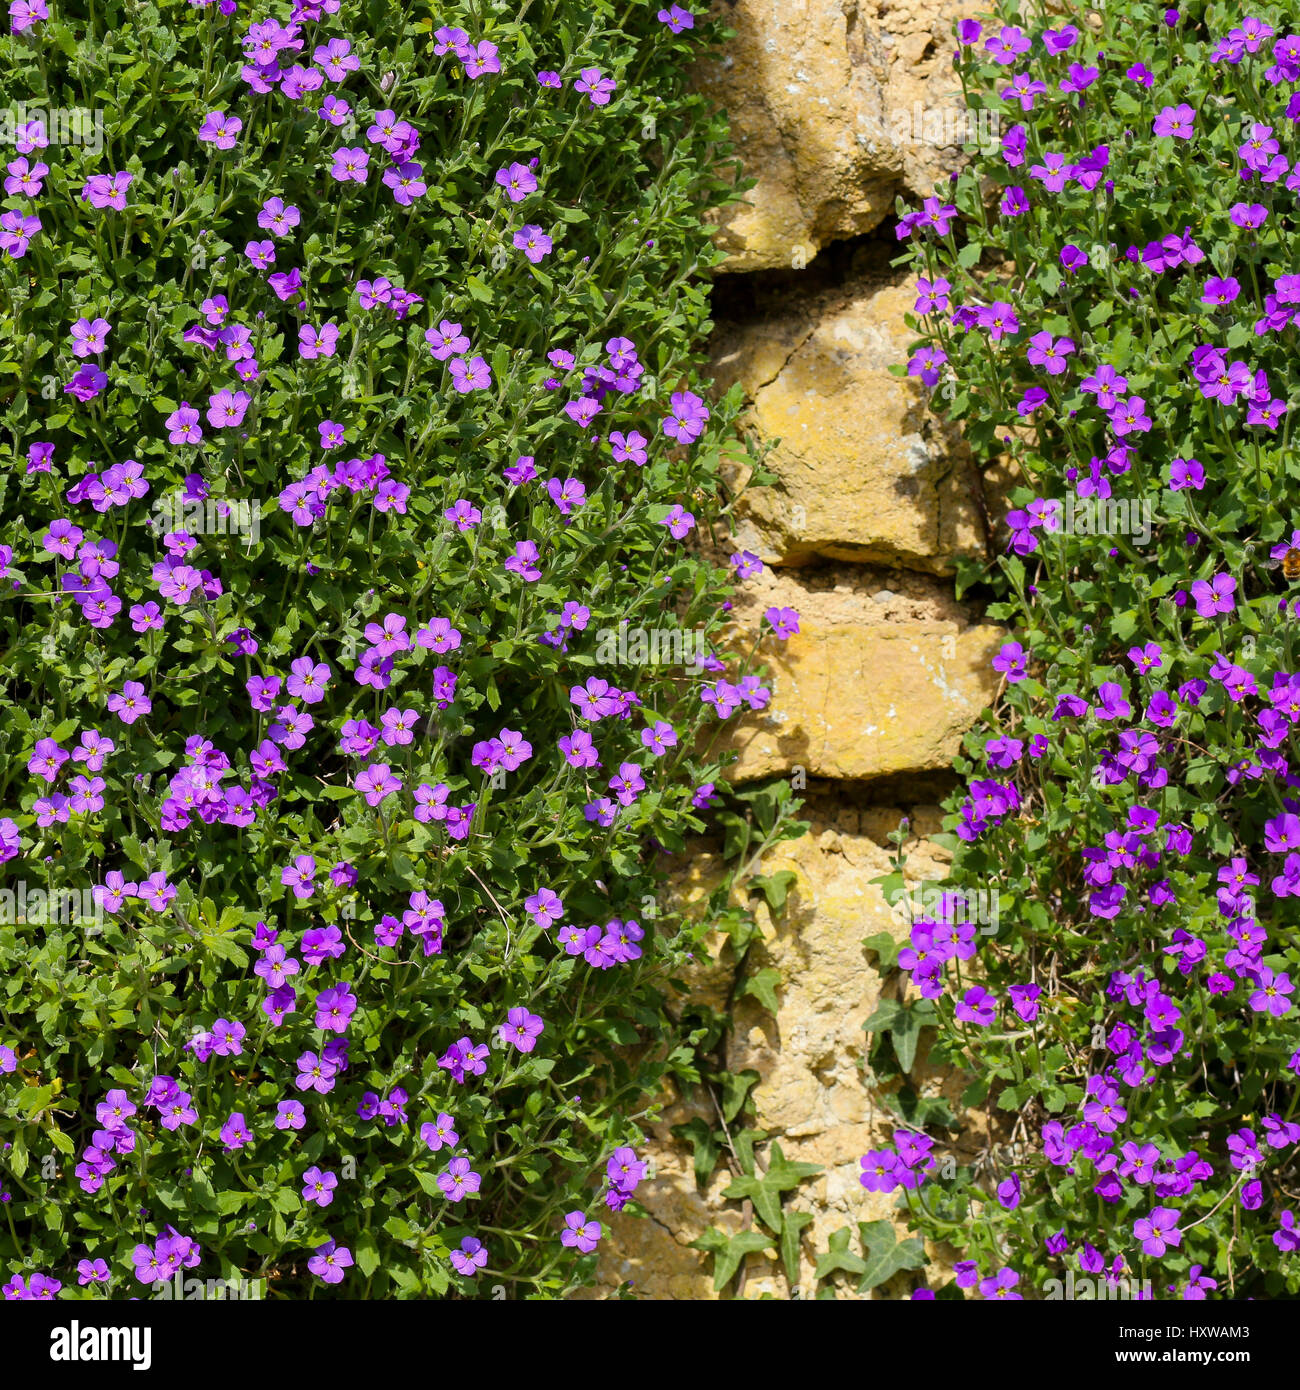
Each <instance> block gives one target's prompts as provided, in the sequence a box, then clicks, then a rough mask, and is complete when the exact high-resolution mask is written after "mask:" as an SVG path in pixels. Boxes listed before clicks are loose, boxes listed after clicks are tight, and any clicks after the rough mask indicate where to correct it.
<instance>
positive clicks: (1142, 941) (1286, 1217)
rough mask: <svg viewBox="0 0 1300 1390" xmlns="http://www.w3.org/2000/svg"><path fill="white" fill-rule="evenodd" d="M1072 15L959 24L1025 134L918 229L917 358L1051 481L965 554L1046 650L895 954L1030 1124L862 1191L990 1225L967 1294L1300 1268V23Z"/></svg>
mask: <svg viewBox="0 0 1300 1390" xmlns="http://www.w3.org/2000/svg"><path fill="white" fill-rule="evenodd" d="M1069 8H1070V11H1071V12H1070V13H1068V14H1064V13H1057V12H1055V11H1054V12H1053V13H1052V14H1051V15H1044V14H1043V13H1041V12H1040V11H1039V9H1038V8H1037V7H1033V8H1032V9H1031V8H1028V7H1017V6H1016V5H1015V4H1007V5H1002V6H1000V7H999V11H998V14H997V16H996V17H995V18H992V19H987V18H986V19H985V20H984V21H983V23H982V24H981V23H980V22H976V21H966V22H963V23H962V24H961V25H960V26H959V27H958V56H957V70H958V72H959V74H960V76H961V81H962V83H963V87H964V89H965V91H966V93H967V97H968V100H969V103H970V105H971V107H972V108H973V109H975V110H979V109H987V108H992V109H996V110H998V111H1000V112H1002V113H1003V115H1002V129H1001V135H1000V140H999V142H998V143H997V144H996V145H995V147H994V148H992V149H981V150H974V149H971V150H969V152H970V153H971V155H972V159H971V160H970V162H969V163H968V165H967V167H966V168H965V169H964V171H963V172H962V173H961V175H960V177H957V176H954V182H953V184H952V187H951V190H950V191H949V192H948V193H947V196H946V197H945V196H936V197H934V198H931V199H929V200H927V201H926V202H925V203H924V205H923V206H922V207H921V208H920V209H917V210H912V211H908V212H907V213H906V214H905V215H904V216H903V218H902V220H901V223H900V228H899V234H900V236H901V237H904V238H907V239H910V243H911V248H912V262H911V263H912V264H913V266H914V267H915V269H916V270H917V271H918V272H919V275H920V276H921V279H920V286H919V292H918V297H917V303H916V315H917V318H916V320H915V323H916V326H917V328H918V330H919V331H920V333H921V334H922V335H923V336H922V339H921V341H920V342H919V343H918V344H917V351H916V353H915V355H914V357H913V358H912V361H911V362H910V363H909V364H908V371H909V372H910V373H911V374H912V375H914V376H919V377H920V378H921V380H922V381H923V382H924V383H925V384H926V385H927V386H929V387H931V388H933V390H934V393H935V395H934V405H935V407H936V408H937V409H939V410H941V411H943V412H945V413H946V414H947V415H948V416H949V417H950V418H953V419H956V420H960V421H961V422H962V425H963V428H964V430H965V431H966V434H967V437H968V438H969V439H970V440H971V442H972V444H973V445H974V447H975V448H976V449H977V451H979V452H980V454H981V455H982V457H983V458H984V459H985V460H986V461H991V460H992V459H993V458H994V457H995V456H1001V457H1002V458H1003V459H1004V461H1006V462H1007V463H1009V465H1010V466H1012V467H1013V468H1014V469H1015V470H1017V476H1018V477H1019V479H1020V482H1019V485H1018V486H1017V487H1016V489H1015V490H1014V491H1013V493H1012V494H1011V496H1010V499H1009V501H1010V504H1011V505H1010V510H1009V511H1007V512H1006V515H1005V529H1003V530H1000V531H999V534H998V540H997V545H998V549H999V551H1000V552H1001V555H1000V558H999V560H998V563H997V565H996V566H995V567H994V568H993V569H991V570H983V571H981V570H980V569H979V568H978V567H972V568H970V569H968V571H967V572H966V574H965V576H964V582H965V583H966V584H967V585H968V586H975V587H974V588H973V590H972V591H973V592H974V593H976V594H983V595H985V596H986V597H987V596H989V595H990V594H992V595H993V596H994V597H996V598H997V600H998V601H997V602H996V603H995V604H994V606H993V607H992V609H991V612H992V614H993V615H994V616H995V617H998V618H1002V619H1004V620H1005V621H1006V622H1007V623H1008V625H1009V626H1010V627H1011V629H1012V632H1011V637H1012V639H1013V640H1009V641H1008V642H1007V643H1006V645H1005V646H1004V647H1003V648H1002V650H1001V652H1000V653H999V655H998V656H997V658H996V660H995V662H994V665H995V667H996V669H997V670H998V672H1000V673H1001V675H1002V677H1003V684H1002V687H1001V690H1000V694H999V699H998V701H997V703H996V706H995V708H994V710H993V711H992V714H991V716H990V718H989V721H988V722H987V724H986V725H985V726H984V727H982V728H981V729H979V730H978V731H976V732H975V733H973V734H972V735H971V736H970V738H969V740H968V744H967V748H968V753H969V757H968V759H966V760H963V762H962V764H961V766H960V770H961V771H962V772H964V773H966V774H967V775H968V777H969V785H968V787H967V789H966V790H965V792H964V793H963V794H962V796H961V797H960V798H958V800H957V801H955V802H954V803H953V805H952V807H951V810H952V815H951V818H950V820H949V821H948V822H947V825H948V827H949V829H950V830H951V831H952V832H953V836H952V841H951V843H952V844H953V845H954V847H956V848H957V849H958V853H957V857H956V864H955V868H954V873H953V876H952V879H951V881H950V883H949V884H948V885H947V886H948V887H949V888H950V889H951V890H952V893H953V897H952V898H951V899H950V900H949V901H948V902H947V904H946V909H945V910H944V911H941V912H938V913H930V914H929V915H927V916H923V917H920V918H918V919H917V920H916V922H915V923H914V925H913V926H912V929H911V940H910V943H909V944H908V945H907V947H906V948H905V949H904V950H903V952H902V953H901V954H900V955H899V956H898V958H897V967H898V968H900V969H902V970H904V971H906V972H907V974H908V976H909V979H910V982H911V984H912V985H913V986H915V992H914V997H915V993H916V992H919V995H920V996H921V997H920V998H919V999H918V1000H917V1002H916V1008H917V1009H920V1010H924V1013H923V1014H918V1015H916V1016H915V1017H913V1018H912V1019H911V1024H912V1026H911V1027H910V1028H909V1027H908V1026H906V1024H907V1018H906V1016H907V1015H908V1014H909V1013H910V1010H901V1011H897V1014H896V1016H891V1017H890V1018H888V1019H885V1020H882V1026H881V1029H880V1031H881V1035H882V1037H883V1036H884V1035H885V1034H887V1033H888V1032H890V1031H891V1030H892V1029H897V1031H898V1033H899V1034H900V1035H902V1036H904V1037H905V1038H907V1039H909V1046H910V1047H912V1048H914V1038H915V1033H916V1028H915V1024H916V1021H917V1019H918V1018H923V1019H924V1021H925V1023H926V1025H927V1026H937V1028H938V1031H939V1039H938V1042H937V1044H936V1047H935V1048H934V1049H933V1052H932V1056H933V1057H934V1058H938V1059H940V1060H943V1059H945V1058H952V1059H957V1060H960V1061H961V1062H963V1063H964V1064H965V1065H967V1066H968V1067H969V1068H970V1069H971V1072H972V1074H973V1077H974V1079H973V1081H972V1083H971V1085H970V1087H969V1089H968V1090H967V1092H966V1095H965V1097H964V1103H965V1104H966V1105H967V1106H976V1105H981V1104H984V1103H985V1101H986V1098H987V1099H988V1100H989V1101H990V1102H996V1106H995V1114H998V1113H1000V1114H1001V1115H1002V1116H1003V1117H1004V1118H1005V1119H1006V1125H1005V1127H1004V1128H1003V1129H1002V1131H1001V1132H1000V1133H998V1134H995V1136H994V1138H995V1140H996V1141H997V1142H996V1143H995V1146H994V1149H993V1151H992V1154H991V1155H990V1159H991V1161H990V1162H989V1163H988V1164H986V1165H985V1166H983V1167H981V1168H979V1169H978V1170H972V1169H971V1168H970V1167H961V1166H958V1164H957V1163H956V1162H954V1160H953V1158H952V1157H951V1155H948V1154H947V1153H946V1143H945V1139H944V1136H943V1134H942V1132H941V1131H940V1130H939V1128H938V1126H937V1125H935V1126H931V1128H932V1129H934V1130H935V1133H934V1134H931V1135H929V1136H927V1135H924V1134H922V1133H920V1132H919V1130H918V1129H911V1130H904V1131H901V1132H900V1134H899V1136H898V1139H899V1142H898V1143H897V1144H896V1145H895V1146H893V1147H891V1148H888V1149H885V1150H882V1151H880V1152H876V1153H872V1154H868V1155H866V1156H865V1157H864V1159H863V1168H864V1173H863V1182H864V1183H865V1184H866V1185H867V1186H868V1187H869V1188H876V1189H878V1190H885V1191H891V1190H895V1189H899V1190H900V1200H902V1201H905V1202H906V1203H907V1204H908V1205H909V1206H910V1208H911V1210H912V1212H913V1215H914V1217H915V1221H916V1228H917V1229H918V1230H921V1231H923V1232H925V1233H926V1234H928V1235H930V1236H933V1237H936V1238H943V1239H945V1240H948V1241H950V1242H951V1243H952V1245H953V1246H955V1247H956V1249H957V1251H958V1253H959V1255H960V1257H961V1261H960V1263H958V1265H957V1274H956V1278H955V1281H953V1282H952V1283H949V1284H948V1285H947V1286H946V1288H945V1289H944V1290H942V1291H941V1295H940V1296H948V1297H951V1296H957V1297H960V1296H962V1294H961V1290H970V1294H971V1296H978V1297H984V1298H1017V1297H1021V1296H1023V1297H1029V1298H1044V1297H1058V1296H1062V1290H1063V1289H1064V1290H1065V1293H1064V1296H1076V1297H1085V1296H1090V1295H1092V1296H1096V1297H1107V1296H1110V1297H1116V1296H1130V1297H1155V1298H1167V1297H1176V1298H1190V1299H1201V1298H1207V1297H1208V1298H1217V1297H1228V1296H1235V1297H1238V1298H1241V1297H1268V1296H1285V1295H1286V1294H1291V1295H1294V1294H1295V1293H1296V1292H1297V1290H1300V1269H1297V1264H1296V1253H1295V1252H1296V1250H1297V1248H1300V1230H1297V1227H1296V1212H1297V1211H1300V1187H1297V1182H1298V1180H1300V1172H1298V1170H1297V1161H1296V1155H1297V1147H1296V1144H1297V1140H1300V1125H1297V1123H1296V1122H1295V1111H1296V1106H1297V1100H1298V1099H1300V1086H1298V1085H1297V1073H1300V1023H1298V1022H1297V1011H1296V1009H1295V1006H1294V1004H1293V1001H1292V994H1293V990H1294V978H1295V971H1296V967H1297V964H1298V963H1300V943H1298V941H1297V935H1296V927H1297V922H1300V912H1298V911H1297V906H1296V905H1294V904H1293V901H1292V900H1293V899H1296V898H1297V897H1298V896H1300V796H1298V795H1297V788H1300V772H1298V770H1297V767H1296V764H1294V763H1293V762H1292V758H1293V757H1294V756H1295V753H1296V729H1297V722H1298V721H1300V672H1298V671H1297V665H1296V633H1297V623H1300V600H1298V599H1297V598H1296V595H1295V592H1294V590H1293V588H1292V587H1291V586H1292V585H1293V584H1294V582H1295V580H1296V579H1297V578H1300V531H1297V530H1296V526H1297V520H1296V516H1295V512H1294V509H1293V507H1292V505H1291V502H1290V500H1289V499H1290V494H1291V493H1292V491H1293V490H1294V489H1295V487H1296V484H1297V479H1298V478H1300V464H1297V461H1296V457H1295V451H1294V448H1293V446H1292V445H1291V442H1290V439H1291V433H1292V425H1293V421H1294V419H1295V414H1296V408H1297V405H1300V395H1298V394H1297V387H1298V385H1300V378H1298V377H1297V369H1296V338H1297V325H1298V324H1300V237H1298V236H1297V218H1298V212H1297V194H1300V138H1298V132H1297V126H1298V124H1300V33H1298V32H1296V31H1295V30H1294V29H1293V28H1292V27H1290V25H1291V21H1292V19H1293V15H1289V14H1288V13H1287V12H1286V11H1285V10H1283V9H1282V8H1281V7H1277V6H1266V7H1263V8H1261V9H1259V10H1258V11H1256V12H1254V13H1253V14H1252V15H1251V16H1249V17H1247V16H1245V15H1243V14H1242V13H1241V11H1240V8H1239V7H1237V6H1235V5H1230V4H1219V3H1214V4H1208V5H1204V4H1192V5H1189V6H1186V7H1183V8H1181V9H1168V10H1166V9H1164V8H1163V7H1161V6H1158V5H1152V4H1145V3H1133V2H1132V0H1124V2H1123V3H1115V4H1107V5H1106V6H1105V7H1104V8H1101V7H1099V8H1098V9H1097V10H1096V11H1092V10H1086V9H1084V8H1082V7H1069ZM901 885H902V869H901V865H900V870H899V873H898V874H896V875H895V876H893V877H892V879H891V881H890V883H889V888H890V891H891V893H897V892H898V891H899V890H900V888H901ZM981 899H982V900H985V901H992V902H995V903H996V907H997V911H996V913H994V914H992V917H991V920H990V919H988V918H986V919H985V920H983V921H976V920H974V917H973V914H972V913H970V912H969V911H968V910H967V908H968V904H969V903H971V902H973V901H976V900H981ZM877 944H878V945H879V947H880V949H881V952H882V955H883V956H884V957H885V962H884V963H886V964H891V963H893V962H892V954H891V952H890V951H889V950H888V948H887V946H886V945H885V943H877ZM900 1019H901V1020H902V1021H900ZM910 1056H911V1053H910V1052H909V1067H910ZM902 1070H908V1068H906V1067H905V1068H902ZM1053 1281H1055V1283H1053ZM1080 1288H1083V1289H1085V1291H1084V1292H1078V1291H1077V1290H1078V1289H1080ZM1071 1289H1073V1290H1076V1291H1075V1292H1074V1293H1073V1294H1071V1292H1070V1290H1071ZM930 1296H933V1295H932V1294H931V1295H930Z"/></svg>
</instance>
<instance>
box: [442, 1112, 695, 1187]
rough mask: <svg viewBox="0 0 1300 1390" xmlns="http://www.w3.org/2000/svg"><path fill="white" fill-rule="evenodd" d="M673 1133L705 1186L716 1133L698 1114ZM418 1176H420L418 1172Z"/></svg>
mask: <svg viewBox="0 0 1300 1390" xmlns="http://www.w3.org/2000/svg"><path fill="white" fill-rule="evenodd" d="M672 1135H673V1138H674V1139H685V1140H686V1141H687V1142H688V1143H689V1144H690V1146H691V1149H692V1151H693V1156H694V1162H695V1181H696V1182H697V1183H698V1184H699V1185H700V1186H701V1187H703V1186H704V1184H705V1183H706V1182H708V1180H709V1177H710V1176H711V1175H712V1173H713V1170H714V1169H715V1168H716V1167H717V1166H718V1156H719V1154H721V1152H722V1145H721V1144H720V1143H719V1142H718V1139H717V1136H716V1134H715V1133H714V1131H713V1130H712V1129H710V1128H709V1126H708V1125H707V1124H706V1123H705V1121H704V1120H702V1119H701V1118H700V1117H699V1116H698V1115H697V1116H696V1117H695V1118H694V1119H693V1120H691V1121H689V1122H688V1123H687V1124H684V1125H674V1126H673V1129H672ZM416 1177H417V1178H418V1177H419V1174H418V1173H417V1174H416ZM421 1186H423V1184H421ZM435 1187H436V1184H435Z"/></svg>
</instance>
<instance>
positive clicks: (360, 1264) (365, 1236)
mask: <svg viewBox="0 0 1300 1390" xmlns="http://www.w3.org/2000/svg"><path fill="white" fill-rule="evenodd" d="M352 1257H353V1259H355V1260H356V1262H357V1268H358V1269H359V1270H360V1271H361V1273H362V1274H363V1275H364V1276H365V1277H366V1278H367V1279H369V1278H370V1277H371V1276H372V1275H373V1274H374V1272H375V1270H377V1269H378V1268H379V1244H378V1242H377V1241H376V1240H375V1233H374V1232H373V1231H362V1232H361V1234H360V1235H359V1236H357V1238H356V1241H355V1243H354V1244H353V1247H352Z"/></svg>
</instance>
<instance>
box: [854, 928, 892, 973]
mask: <svg viewBox="0 0 1300 1390" xmlns="http://www.w3.org/2000/svg"><path fill="white" fill-rule="evenodd" d="M862 947H863V949H864V950H866V951H870V952H872V953H873V954H874V955H875V957H876V969H877V970H879V971H880V973H881V974H882V975H884V974H887V973H888V972H889V971H891V970H893V969H894V967H895V966H896V965H897V964H898V952H899V949H900V948H899V944H898V941H897V940H896V939H895V938H894V937H893V936H891V935H890V934H889V932H887V931H881V932H877V933H876V934H875V936H867V937H863V939H862Z"/></svg>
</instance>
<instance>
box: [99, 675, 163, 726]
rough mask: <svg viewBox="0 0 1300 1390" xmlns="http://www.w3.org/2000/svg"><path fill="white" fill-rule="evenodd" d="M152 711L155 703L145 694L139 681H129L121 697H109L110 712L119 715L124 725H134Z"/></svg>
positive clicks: (117, 695)
mask: <svg viewBox="0 0 1300 1390" xmlns="http://www.w3.org/2000/svg"><path fill="white" fill-rule="evenodd" d="M152 709H153V701H152V700H150V699H149V697H148V696H147V695H146V694H145V693H144V686H143V685H141V684H140V682H139V681H127V682H126V684H125V685H123V687H122V693H121V694H120V695H119V694H113V695H110V696H109V697H108V712H109V713H110V714H115V715H117V717H118V718H119V719H120V720H121V721H122V723H123V724H134V723H135V721H136V720H137V719H143V718H144V716H145V715H146V714H148V713H149V711H150V710H152Z"/></svg>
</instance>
